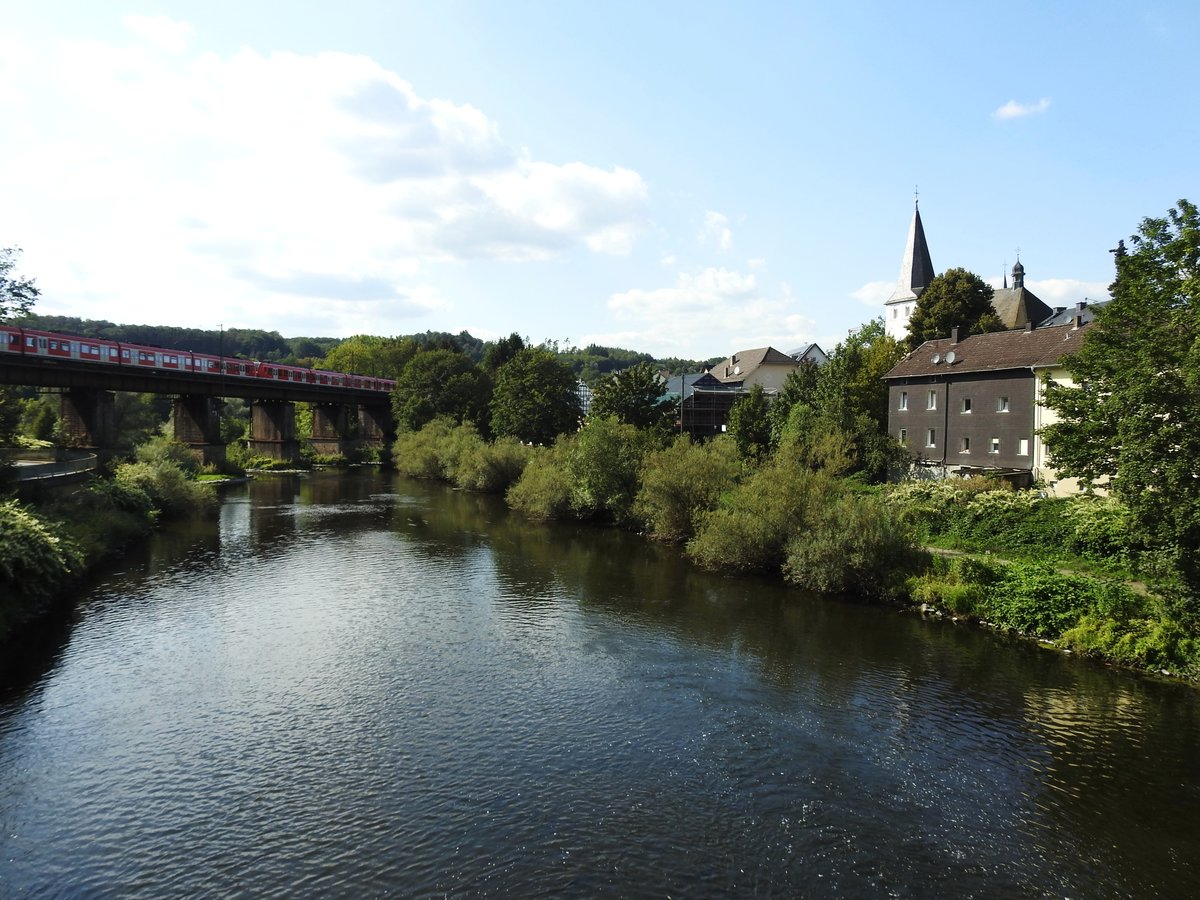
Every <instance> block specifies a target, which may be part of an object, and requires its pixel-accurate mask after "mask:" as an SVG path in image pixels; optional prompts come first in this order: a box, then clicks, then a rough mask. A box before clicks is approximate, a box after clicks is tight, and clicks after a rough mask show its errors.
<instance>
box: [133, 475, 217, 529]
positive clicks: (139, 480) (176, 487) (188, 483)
mask: <svg viewBox="0 0 1200 900" xmlns="http://www.w3.org/2000/svg"><path fill="white" fill-rule="evenodd" d="M116 480H117V482H118V483H119V484H122V485H126V486H132V487H135V488H138V489H140V490H142V491H144V492H145V493H146V495H147V496H149V498H150V499H151V501H152V502H153V503H154V506H155V508H156V509H158V510H160V511H161V512H162V514H163V515H164V516H168V517H179V516H184V515H189V514H192V513H196V512H204V511H207V510H210V509H212V508H213V507H215V506H216V495H215V494H213V492H212V490H211V488H209V487H206V486H205V485H202V484H197V483H196V482H195V481H192V480H191V479H190V478H188V476H187V475H186V474H185V473H184V471H183V470H182V469H180V468H179V467H178V466H176V465H173V464H171V463H168V462H157V463H153V462H133V463H123V464H122V465H120V466H118V467H117V471H116Z"/></svg>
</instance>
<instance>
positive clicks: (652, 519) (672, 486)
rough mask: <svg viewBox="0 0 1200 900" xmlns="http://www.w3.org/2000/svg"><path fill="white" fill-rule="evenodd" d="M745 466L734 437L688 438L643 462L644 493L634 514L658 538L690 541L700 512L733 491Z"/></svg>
mask: <svg viewBox="0 0 1200 900" xmlns="http://www.w3.org/2000/svg"><path fill="white" fill-rule="evenodd" d="M741 471H742V464H741V460H740V458H739V456H738V449H737V445H736V444H735V443H734V442H733V439H732V438H730V437H728V436H725V435H722V436H721V437H718V438H716V439H715V440H712V441H708V442H707V443H704V444H694V443H692V440H691V438H690V437H688V436H687V435H681V436H679V437H678V438H676V439H675V441H674V443H672V444H671V446H669V447H667V448H666V449H664V450H657V451H655V452H653V453H650V454H648V455H647V456H646V457H645V459H644V460H643V461H642V470H641V473H640V477H641V485H642V486H641V489H640V490H639V491H638V495H637V497H636V499H635V500H634V504H633V514H634V515H635V516H636V517H637V518H638V519H639V520H640V521H641V522H643V523H645V525H646V527H648V528H649V529H650V532H651V533H652V534H653V535H654V537H656V538H661V539H663V540H668V541H681V540H686V539H687V538H689V537H691V536H692V535H693V534H694V533H695V529H696V522H697V519H698V518H699V516H700V515H701V514H702V513H705V512H708V511H709V510H711V509H713V508H714V507H715V506H716V505H717V501H718V500H719V499H720V497H721V495H722V494H724V493H725V492H727V491H729V490H730V489H732V488H733V486H734V485H735V484H736V483H737V479H738V477H739V476H740V475H741Z"/></svg>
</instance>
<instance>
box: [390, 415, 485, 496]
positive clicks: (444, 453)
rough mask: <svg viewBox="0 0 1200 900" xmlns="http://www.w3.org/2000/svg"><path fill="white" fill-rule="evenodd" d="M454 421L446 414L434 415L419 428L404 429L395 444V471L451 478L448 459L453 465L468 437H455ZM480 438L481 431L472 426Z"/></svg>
mask: <svg viewBox="0 0 1200 900" xmlns="http://www.w3.org/2000/svg"><path fill="white" fill-rule="evenodd" d="M454 432H455V424H454V422H453V421H451V420H450V419H447V418H439V419H434V420H433V421H432V422H429V423H427V424H426V425H425V427H423V428H421V429H420V430H419V431H406V432H401V433H400V434H398V435H397V436H396V442H395V443H394V444H393V445H392V457H393V463H394V465H395V466H396V471H397V472H400V473H402V474H404V475H409V476H411V477H413V478H434V479H442V480H445V481H449V480H451V475H450V474H449V473H448V472H447V463H449V464H451V465H453V464H454V462H456V460H457V454H458V452H459V451H460V450H461V449H462V446H463V444H464V443H466V439H465V436H464V435H459V436H458V437H457V439H452V438H451V435H453V434H454ZM472 433H473V434H475V437H476V439H478V434H477V433H475V432H474V430H473V429H472Z"/></svg>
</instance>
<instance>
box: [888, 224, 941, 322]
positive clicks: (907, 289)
mask: <svg viewBox="0 0 1200 900" xmlns="http://www.w3.org/2000/svg"><path fill="white" fill-rule="evenodd" d="M933 274H934V273H933V261H932V260H931V259H930V258H929V244H928V243H926V241H925V227H924V226H923V225H922V224H921V209H920V207H919V206H918V204H917V201H916V200H914V201H913V217H912V224H911V225H909V226H908V243H907V244H906V245H905V247H904V258H903V259H901V260H900V279H899V281H898V282H897V283H896V289H895V290H894V291H892V296H890V297H888V300H887V302H888V303H897V302H900V301H903V300H916V299H917V298H918V297H920V296H921V293H922V292H923V291H924V290H925V288H927V287H929V282H931V281H933Z"/></svg>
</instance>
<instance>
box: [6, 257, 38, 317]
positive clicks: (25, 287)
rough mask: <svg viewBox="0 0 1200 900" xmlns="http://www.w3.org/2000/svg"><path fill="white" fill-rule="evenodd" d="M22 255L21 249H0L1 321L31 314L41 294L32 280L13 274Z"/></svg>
mask: <svg viewBox="0 0 1200 900" xmlns="http://www.w3.org/2000/svg"><path fill="white" fill-rule="evenodd" d="M20 255H21V248H20V247H2V248H0V319H4V318H7V317H8V316H21V315H24V314H25V313H27V312H29V310H30V309H31V308H32V307H33V304H34V303H35V302H36V301H37V298H38V297H39V296H40V294H41V292H40V291H39V290H38V289H37V286H36V285H35V284H34V283H33V279H32V278H17V277H16V276H15V275H13V274H12V271H13V269H14V268H16V265H17V257H18V256H20Z"/></svg>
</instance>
